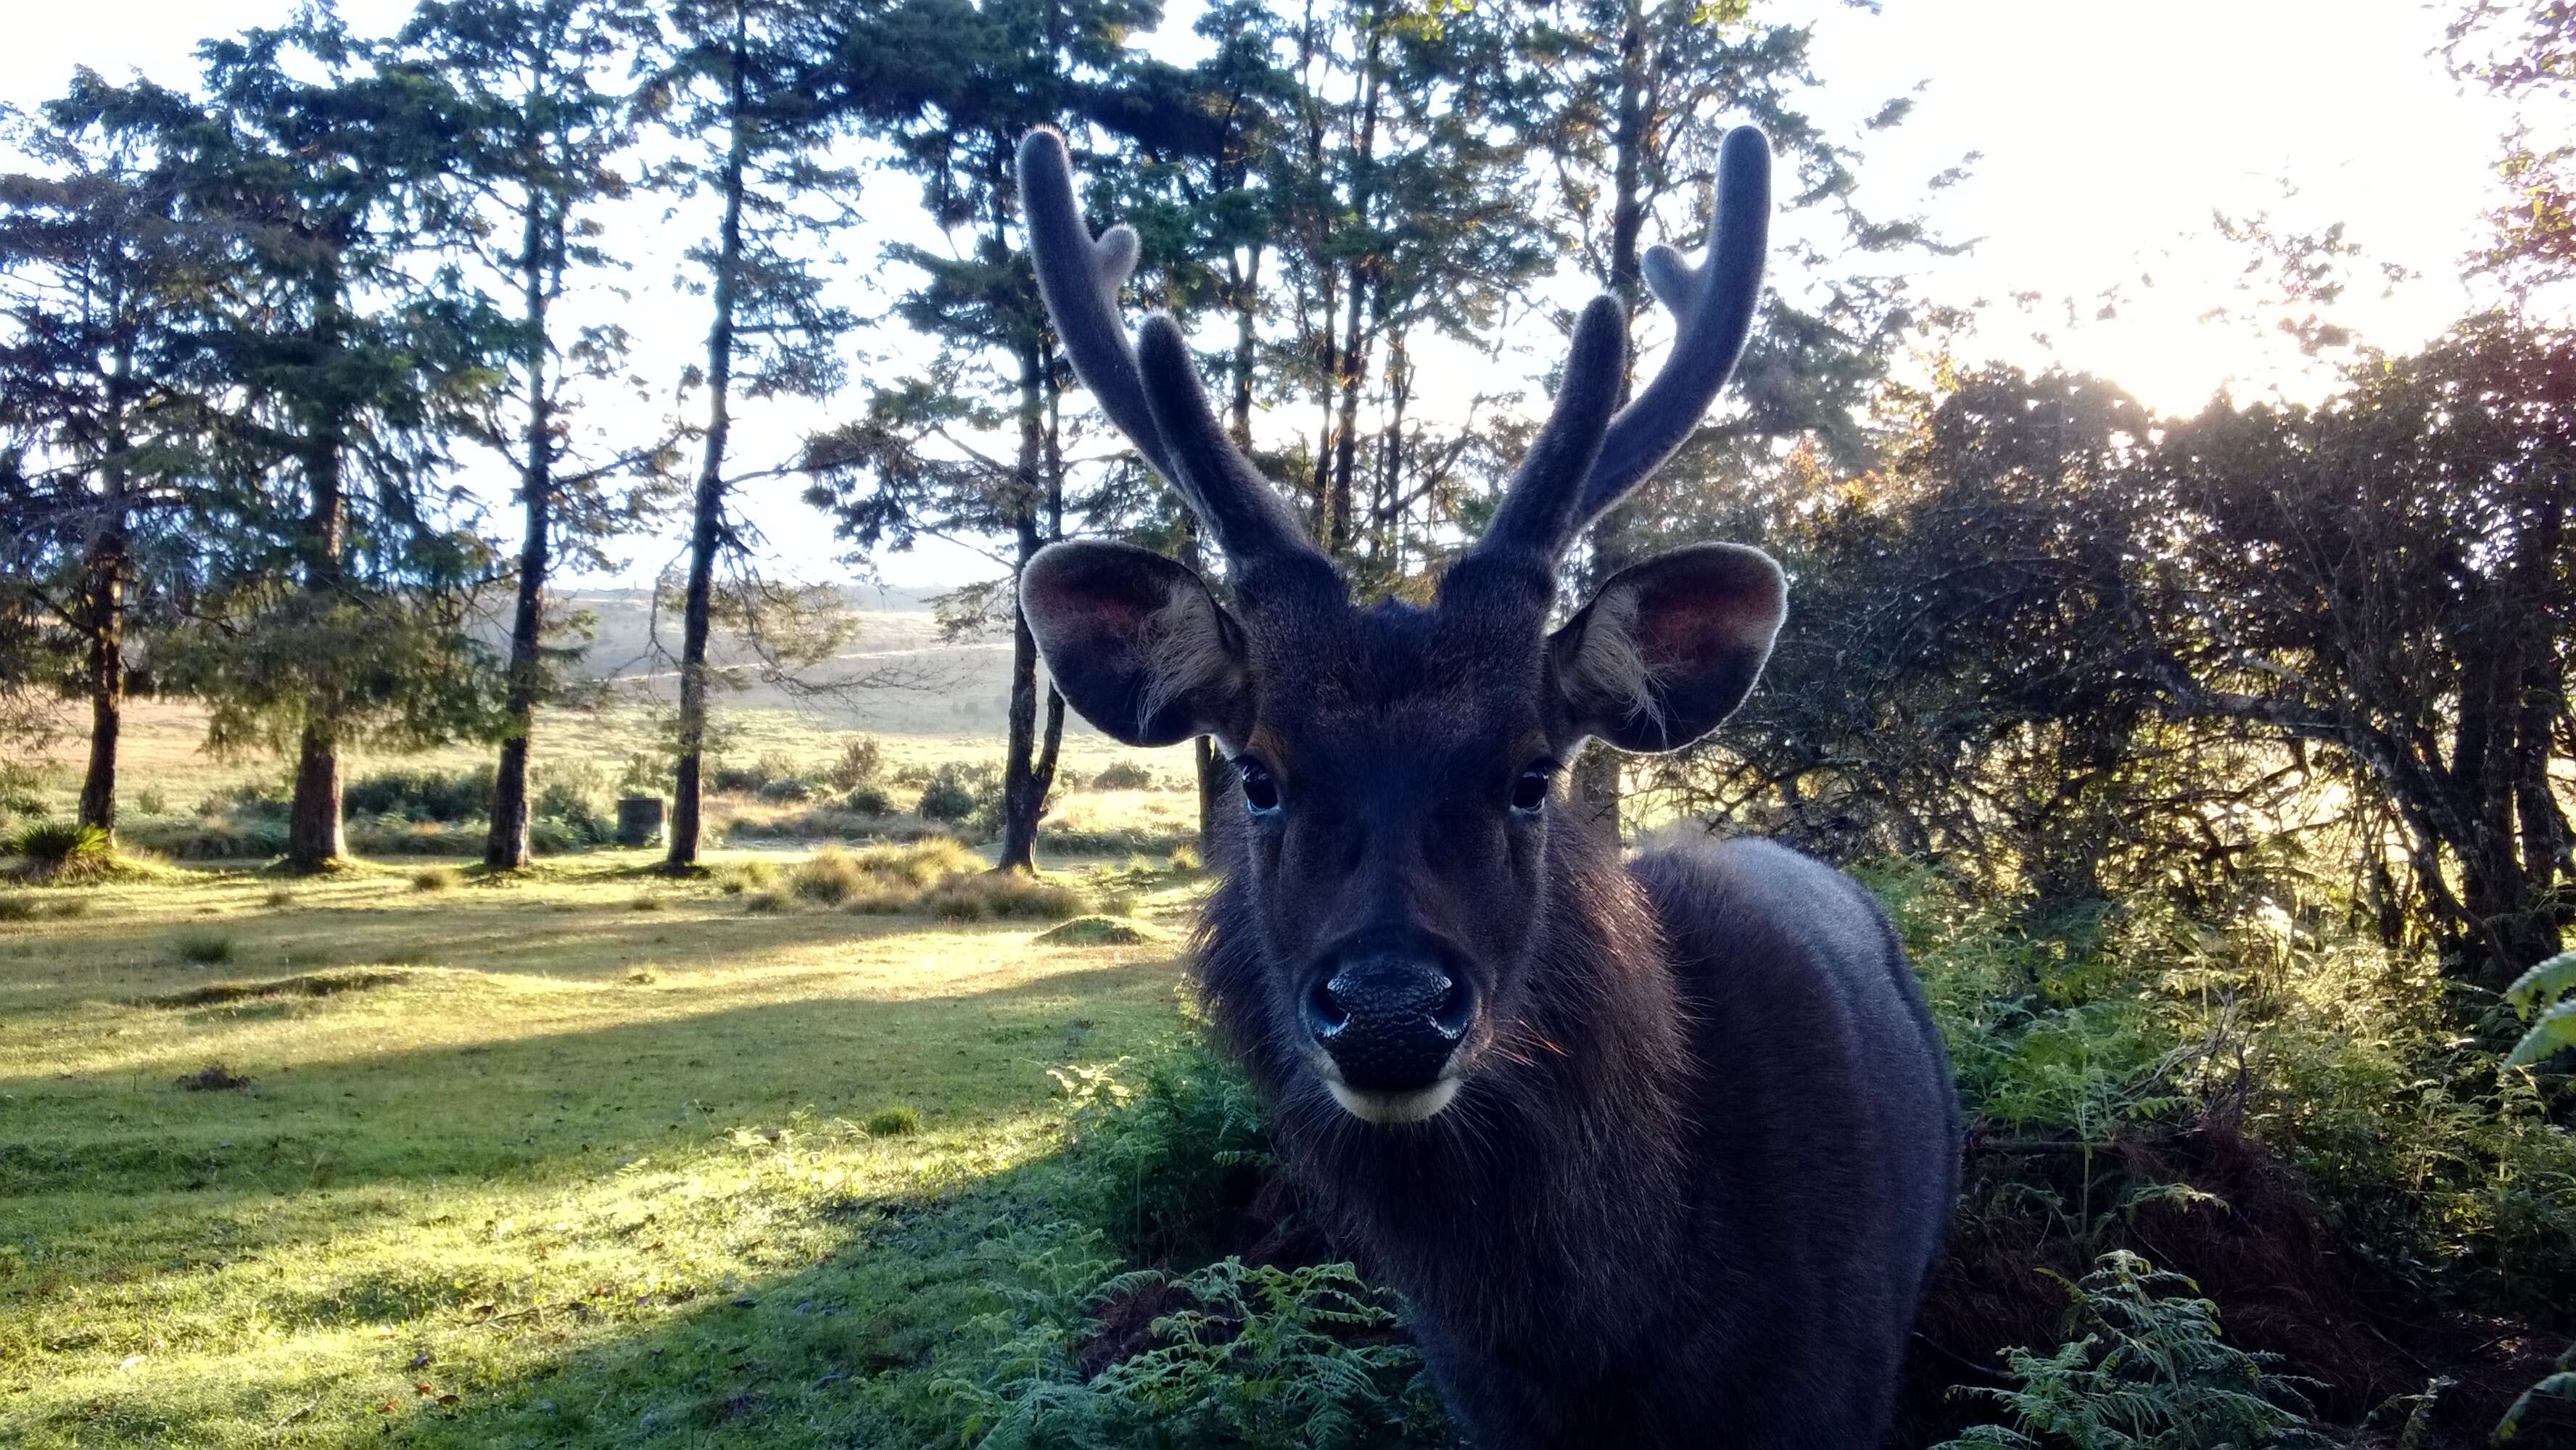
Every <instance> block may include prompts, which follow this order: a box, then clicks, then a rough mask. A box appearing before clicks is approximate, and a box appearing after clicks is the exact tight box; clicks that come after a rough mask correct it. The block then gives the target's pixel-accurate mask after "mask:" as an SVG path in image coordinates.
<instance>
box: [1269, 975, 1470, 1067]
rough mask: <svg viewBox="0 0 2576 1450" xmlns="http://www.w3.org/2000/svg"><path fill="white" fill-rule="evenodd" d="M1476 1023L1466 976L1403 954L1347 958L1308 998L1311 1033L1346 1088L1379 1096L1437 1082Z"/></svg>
mask: <svg viewBox="0 0 2576 1450" xmlns="http://www.w3.org/2000/svg"><path fill="white" fill-rule="evenodd" d="M1475 1015H1476V1000H1475V993H1474V991H1473V989H1471V988H1470V987H1469V986H1468V985H1467V982H1466V979H1465V976H1464V974H1460V973H1453V972H1451V971H1449V970H1446V969H1444V968H1443V967H1442V965H1441V964H1440V963H1439V962H1438V961H1436V960H1434V959H1432V958H1429V957H1425V956H1419V955H1414V954H1409V953H1403V952H1372V953H1368V954H1365V955H1357V956H1347V957H1343V958H1341V959H1340V960H1338V961H1336V962H1334V963H1333V964H1332V965H1331V967H1330V969H1329V970H1328V971H1327V973H1326V975H1325V976H1324V977H1323V978H1322V979H1321V980H1319V981H1317V982H1316V983H1315V986H1314V989H1313V990H1312V991H1310V992H1308V993H1307V994H1306V1025H1307V1027H1308V1028H1309V1029H1310V1030H1311V1031H1313V1033H1314V1034H1315V1041H1316V1042H1318V1043H1320V1044H1322V1046H1323V1049H1324V1051H1325V1052H1327V1053H1329V1054H1331V1056H1332V1059H1333V1065H1334V1066H1335V1067H1338V1068H1340V1069H1341V1071H1342V1081H1344V1082H1345V1083H1348V1084H1349V1085H1351V1086H1352V1087H1355V1088H1366V1089H1369V1090H1370V1091H1374V1092H1408V1091H1412V1090H1414V1089H1417V1088H1426V1087H1429V1086H1431V1084H1432V1083H1434V1082H1436V1081H1438V1080H1439V1077H1440V1069H1441V1068H1442V1067H1444V1066H1446V1065H1447V1064H1448V1062H1449V1055H1450V1054H1451V1053H1453V1052H1455V1051H1457V1049H1458V1041H1459V1039H1460V1038H1462V1037H1464V1036H1466V1035H1467V1024H1468V1023H1470V1022H1472V1021H1474V1020H1475Z"/></svg>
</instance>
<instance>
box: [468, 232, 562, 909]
mask: <svg viewBox="0 0 2576 1450" xmlns="http://www.w3.org/2000/svg"><path fill="white" fill-rule="evenodd" d="M547 210H548V209H547V207H546V204H545V201H544V197H543V193H541V192H540V191H539V190H538V189H537V188H536V187H535V186H534V185H533V184H531V185H530V187H529V189H528V197H527V207H526V210H525V211H524V213H523V222H524V228H523V231H522V233H521V236H522V239H523V240H522V242H521V246H520V251H519V276H520V282H521V285H522V288H523V295H524V298H525V309H524V313H523V318H522V320H523V321H524V323H525V325H526V327H527V329H528V352H527V359H526V361H527V369H528V421H527V433H526V438H525V441H524V443H523V445H522V446H524V447H525V448H526V450H527V452H526V455H525V456H524V457H522V458H521V459H520V460H519V498H520V504H521V506H522V507H523V508H524V509H525V511H526V515H527V518H526V523H525V529H526V533H525V535H524V536H523V537H522V538H521V539H520V541H519V589H518V601H517V603H518V608H517V612H516V613H515V614H514V615H513V616H512V618H511V621H510V677H509V686H508V692H507V695H506V697H505V698H504V700H503V702H502V703H503V709H504V711H505V712H506V715H507V724H506V729H507V731H508V733H507V734H505V735H504V736H503V737H502V739H501V761H500V768H499V771H498V773H497V774H495V775H494V777H493V780H492V825H491V831H490V834H489V835H487V836H486V837H485V838H484V841H483V864H484V865H485V866H488V867H490V868H491V869H493V870H495V871H515V870H517V869H518V868H520V867H522V866H525V865H527V864H528V854H529V852H528V817H529V811H528V756H529V753H530V751H531V749H532V748H533V747H534V744H535V733H536V724H537V694H538V687H539V685H540V684H541V680H540V678H539V675H540V660H539V655H538V647H539V645H540V644H542V643H543V641H544V637H545V597H546V573H547V570H548V568H549V567H550V563H551V560H550V557H549V556H550V551H551V549H552V544H553V540H552V537H551V536H552V532H553V526H554V520H553V512H554V436H553V435H554V408H553V402H554V399H553V396H552V394H551V393H549V392H548V391H547V382H546V312H547V288H548V276H547V264H548V259H549V257H550V256H552V255H553V254H554V249H553V248H552V247H550V246H549V245H548V244H549V242H559V240H560V239H559V238H556V237H554V236H553V234H552V228H551V227H550V226H549V224H548V216H547Z"/></svg>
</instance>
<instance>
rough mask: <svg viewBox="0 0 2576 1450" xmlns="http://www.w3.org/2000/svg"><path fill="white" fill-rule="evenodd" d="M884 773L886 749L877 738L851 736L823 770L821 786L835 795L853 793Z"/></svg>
mask: <svg viewBox="0 0 2576 1450" xmlns="http://www.w3.org/2000/svg"><path fill="white" fill-rule="evenodd" d="M884 769H885V747H884V746H882V745H879V744H878V743H877V741H876V737H875V736H873V735H853V736H851V737H850V738H849V739H847V740H845V741H843V742H841V753H840V754H839V755H837V756H835V757H833V759H832V763H831V764H830V765H827V766H825V767H824V768H823V783H824V784H825V785H828V786H830V787H831V788H832V789H834V790H837V791H844V792H847V791H854V790H857V789H858V788H859V787H860V786H863V785H868V784H870V783H872V782H874V781H876V780H877V779H878V776H879V773H880V772H881V771H883V770H884ZM879 794H881V795H882V794H883V792H882V791H880V792H879ZM854 809H855V807H854ZM875 814H878V815H883V814H884V812H882V811H879V812H876V813H875Z"/></svg>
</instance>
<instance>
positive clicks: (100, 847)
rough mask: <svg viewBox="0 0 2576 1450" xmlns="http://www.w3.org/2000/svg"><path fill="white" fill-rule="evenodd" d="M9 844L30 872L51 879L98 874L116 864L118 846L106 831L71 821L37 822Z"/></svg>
mask: <svg viewBox="0 0 2576 1450" xmlns="http://www.w3.org/2000/svg"><path fill="white" fill-rule="evenodd" d="M9 844H10V849H11V850H12V851H14V852H16V853H17V854H18V855H20V856H23V857H25V858H26V861H27V867H28V869H29V872H30V874H33V875H39V876H43V877H45V878H46V879H48V880H67V879H72V878H76V877H80V876H83V875H95V874H97V873H99V872H102V871H106V870H108V869H110V868H111V867H113V866H114V865H115V864H116V846H115V843H114V842H113V841H112V840H110V839H109V837H108V834H107V832H105V831H103V830H100V829H99V828H98V827H96V826H84V825H79V824H76V823H74V822H71V821H41V822H38V823H37V824H35V825H32V826H29V827H27V828H26V829H25V830H23V831H20V832H19V833H18V835H17V838H16V839H15V840H13V841H11V842H10V843H9Z"/></svg>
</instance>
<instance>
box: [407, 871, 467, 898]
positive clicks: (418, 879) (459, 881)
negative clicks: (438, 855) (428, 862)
mask: <svg viewBox="0 0 2576 1450" xmlns="http://www.w3.org/2000/svg"><path fill="white" fill-rule="evenodd" d="M464 884H465V876H464V873H462V872H460V871H458V870H457V869H456V868H455V867H453V866H428V867H423V868H422V869H420V870H418V871H414V872H413V873H411V889H412V890H414V891H419V892H426V893H430V894H436V893H438V892H441V891H454V890H455V889H456V888H457V887H459V886H462V885H464Z"/></svg>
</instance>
